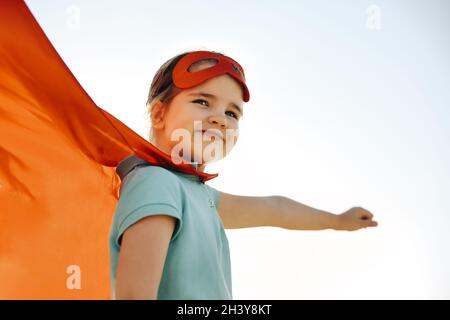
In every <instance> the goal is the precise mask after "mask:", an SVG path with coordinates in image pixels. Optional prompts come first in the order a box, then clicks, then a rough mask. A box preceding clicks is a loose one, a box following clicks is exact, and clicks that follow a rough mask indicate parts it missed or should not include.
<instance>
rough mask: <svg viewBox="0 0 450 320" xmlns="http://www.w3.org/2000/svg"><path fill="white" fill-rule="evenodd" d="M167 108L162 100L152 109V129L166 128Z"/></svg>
mask: <svg viewBox="0 0 450 320" xmlns="http://www.w3.org/2000/svg"><path fill="white" fill-rule="evenodd" d="M166 109H167V106H165V105H164V104H163V103H162V102H161V101H160V100H157V101H156V102H155V103H154V104H153V107H152V111H151V119H152V127H153V128H155V129H162V128H164V115H165V114H166Z"/></svg>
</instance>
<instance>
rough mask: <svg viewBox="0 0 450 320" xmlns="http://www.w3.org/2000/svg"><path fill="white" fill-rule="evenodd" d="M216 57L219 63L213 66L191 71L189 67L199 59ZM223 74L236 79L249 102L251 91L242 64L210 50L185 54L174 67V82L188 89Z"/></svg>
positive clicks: (179, 86)
mask: <svg viewBox="0 0 450 320" xmlns="http://www.w3.org/2000/svg"><path fill="white" fill-rule="evenodd" d="M208 59H214V60H216V61H217V63H216V64H215V65H213V66H211V67H208V68H205V69H202V70H199V71H195V72H190V71H189V67H190V66H191V65H192V64H194V63H196V62H199V61H202V60H208ZM222 74H228V75H230V76H232V77H233V78H234V79H236V80H237V81H238V82H239V83H240V84H241V86H242V89H243V93H244V94H243V100H244V102H248V101H249V100H250V92H249V91H248V88H247V85H246V84H245V74H244V69H242V67H241V65H240V64H239V63H237V62H236V61H234V60H233V59H231V58H229V57H227V56H223V55H220V54H218V53H215V52H210V51H194V52H190V53H188V54H187V55H185V56H184V57H183V58H181V59H180V61H178V62H177V64H176V65H175V68H174V69H173V74H172V78H173V83H174V84H175V86H176V87H177V88H180V89H188V88H192V87H195V86H198V85H199V84H201V83H202V82H205V81H206V80H208V79H211V78H213V77H217V76H219V75H222Z"/></svg>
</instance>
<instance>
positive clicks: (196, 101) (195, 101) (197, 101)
mask: <svg viewBox="0 0 450 320" xmlns="http://www.w3.org/2000/svg"><path fill="white" fill-rule="evenodd" d="M199 101H201V102H206V106H208V101H206V100H203V99H197V100H194V101H192V102H194V103H199ZM199 104H201V103H199Z"/></svg>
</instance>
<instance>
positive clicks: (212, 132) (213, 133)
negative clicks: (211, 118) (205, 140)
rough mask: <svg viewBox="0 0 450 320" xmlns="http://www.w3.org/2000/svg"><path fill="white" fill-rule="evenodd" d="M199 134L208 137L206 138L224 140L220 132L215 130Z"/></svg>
mask: <svg viewBox="0 0 450 320" xmlns="http://www.w3.org/2000/svg"><path fill="white" fill-rule="evenodd" d="M201 132H202V134H203V135H204V134H205V133H206V135H208V136H213V137H214V138H216V139H221V140H224V139H223V134H222V132H220V131H217V130H202V131H201Z"/></svg>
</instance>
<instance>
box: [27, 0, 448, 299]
mask: <svg viewBox="0 0 450 320" xmlns="http://www.w3.org/2000/svg"><path fill="white" fill-rule="evenodd" d="M26 3H27V5H28V6H29V8H30V9H31V11H32V13H33V14H34V16H35V17H36V19H37V20H38V22H39V24H40V25H41V27H42V28H43V29H44V31H45V33H46V34H47V36H48V37H49V39H50V40H51V42H52V43H53V45H54V46H55V48H56V50H57V51H58V53H59V54H60V55H61V57H62V58H63V60H64V61H65V63H66V64H67V65H68V67H69V68H70V70H71V71H72V72H73V74H74V75H75V77H76V78H77V79H78V81H79V82H80V83H81V85H82V86H83V87H84V89H85V90H86V91H87V92H88V94H89V95H90V96H91V97H92V98H93V100H94V101H95V103H96V104H97V105H98V106H99V107H101V108H103V109H105V110H107V111H108V112H110V113H111V114H113V115H114V116H115V117H116V118H118V119H120V120H121V121H122V122H123V123H125V124H126V125H127V126H129V127H130V128H132V129H133V130H134V131H136V132H137V133H138V134H140V135H141V136H142V137H145V138H146V137H147V132H148V122H147V118H146V109H145V102H146V99H147V95H148V89H149V86H150V83H151V80H152V78H153V75H154V74H155V72H156V71H157V70H158V68H159V67H160V65H161V64H162V63H164V62H165V61H166V60H168V59H169V58H171V57H173V56H175V55H177V54H179V53H181V52H184V51H187V50H213V51H218V52H222V53H224V54H226V55H228V56H230V57H232V58H234V59H236V60H237V61H238V62H239V63H240V64H241V65H242V66H243V68H244V70H245V74H246V80H247V85H248V87H249V90H250V101H249V102H248V103H245V105H244V110H245V116H244V118H243V120H241V128H240V138H239V141H238V143H237V145H236V146H235V148H234V149H233V150H232V151H231V153H230V154H229V155H228V156H227V157H226V158H225V159H223V160H221V161H219V162H216V163H213V164H211V165H208V166H207V168H206V172H209V173H219V176H218V177H217V178H215V179H213V180H211V181H210V182H208V184H209V185H211V186H212V187H214V188H216V189H218V190H221V191H224V192H227V193H233V194H240V195H248V196H269V195H282V196H285V197H289V198H291V199H293V200H296V201H298V202H301V203H303V204H306V205H308V206H312V207H314V208H318V209H321V210H326V211H329V212H332V213H335V214H339V213H342V212H344V211H346V210H347V209H349V208H351V207H354V206H361V207H363V208H365V209H367V210H369V211H370V212H372V213H373V214H374V216H375V220H377V221H378V223H379V226H378V227H377V228H370V229H363V230H359V231H356V232H347V231H334V230H322V231H300V230H287V229H282V228H277V227H258V228H248V229H233V230H226V233H227V237H228V240H229V245H230V251H231V262H232V278H233V298H234V299H450V249H449V246H450V232H449V231H450V165H449V164H450V147H449V146H450V144H449V137H450V59H449V57H450V36H449V33H450V3H449V2H448V1H445V0H430V1H425V0H421V1H419V0H408V1H407V0H398V1H387V0H385V1H365V0H359V1H356V0H346V1H340V2H339V3H338V2H337V1H331V0H329V1H325V0H318V1H312V0H311V1H300V0H295V1H291V0H283V1H262V0H246V1H238V0H229V1H226V2H223V1H216V0H209V1H201V0H189V1H187V0H172V1H137V0H134V1H127V2H126V4H125V2H123V1H87V0H84V1H81V0H80V1H77V0H72V1H66V0H61V1H50V0H28V1H26Z"/></svg>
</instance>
